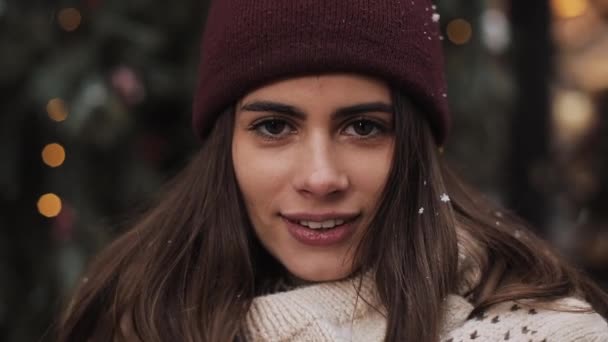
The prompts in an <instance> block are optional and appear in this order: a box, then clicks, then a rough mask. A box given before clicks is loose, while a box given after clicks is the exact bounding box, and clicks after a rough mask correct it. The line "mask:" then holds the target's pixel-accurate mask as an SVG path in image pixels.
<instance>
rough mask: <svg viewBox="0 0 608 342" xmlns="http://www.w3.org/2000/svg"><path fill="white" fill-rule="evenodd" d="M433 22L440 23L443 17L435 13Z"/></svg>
mask: <svg viewBox="0 0 608 342" xmlns="http://www.w3.org/2000/svg"><path fill="white" fill-rule="evenodd" d="M432 18H433V22H435V23H436V22H438V21H439V18H441V16H440V15H439V13H433V17H432Z"/></svg>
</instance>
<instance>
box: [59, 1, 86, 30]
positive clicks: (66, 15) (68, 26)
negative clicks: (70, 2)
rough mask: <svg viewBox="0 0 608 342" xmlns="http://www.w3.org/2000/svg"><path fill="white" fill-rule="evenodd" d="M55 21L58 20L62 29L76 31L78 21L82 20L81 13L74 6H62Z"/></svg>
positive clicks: (78, 24)
mask: <svg viewBox="0 0 608 342" xmlns="http://www.w3.org/2000/svg"><path fill="white" fill-rule="evenodd" d="M57 21H58V22H59V26H61V28H62V29H63V30H64V31H67V32H72V31H76V29H78V27H79V26H80V23H81V22H82V15H81V14H80V11H79V10H77V9H76V8H73V7H69V8H64V9H62V10H60V11H59V13H58V14H57Z"/></svg>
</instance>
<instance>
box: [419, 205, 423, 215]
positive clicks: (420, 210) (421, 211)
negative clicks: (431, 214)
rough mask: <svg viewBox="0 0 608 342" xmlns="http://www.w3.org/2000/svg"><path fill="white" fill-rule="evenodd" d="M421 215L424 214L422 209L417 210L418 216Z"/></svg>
mask: <svg viewBox="0 0 608 342" xmlns="http://www.w3.org/2000/svg"><path fill="white" fill-rule="evenodd" d="M422 213H424V208H422V207H421V208H420V209H418V214H420V215H422Z"/></svg>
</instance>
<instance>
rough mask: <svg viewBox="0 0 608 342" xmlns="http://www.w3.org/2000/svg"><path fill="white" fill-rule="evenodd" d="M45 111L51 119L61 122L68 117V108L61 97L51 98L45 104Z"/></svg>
mask: <svg viewBox="0 0 608 342" xmlns="http://www.w3.org/2000/svg"><path fill="white" fill-rule="evenodd" d="M46 112H47V114H48V115H49V118H51V120H53V121H57V122H62V121H65V119H67V118H68V109H67V106H66V104H65V102H64V101H63V100H62V99H59V98H54V99H51V100H50V101H49V102H48V103H47V105H46Z"/></svg>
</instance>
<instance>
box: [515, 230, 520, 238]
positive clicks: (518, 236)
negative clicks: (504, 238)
mask: <svg viewBox="0 0 608 342" xmlns="http://www.w3.org/2000/svg"><path fill="white" fill-rule="evenodd" d="M520 237H521V231H519V230H516V231H515V238H517V239H519V238H520Z"/></svg>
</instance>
